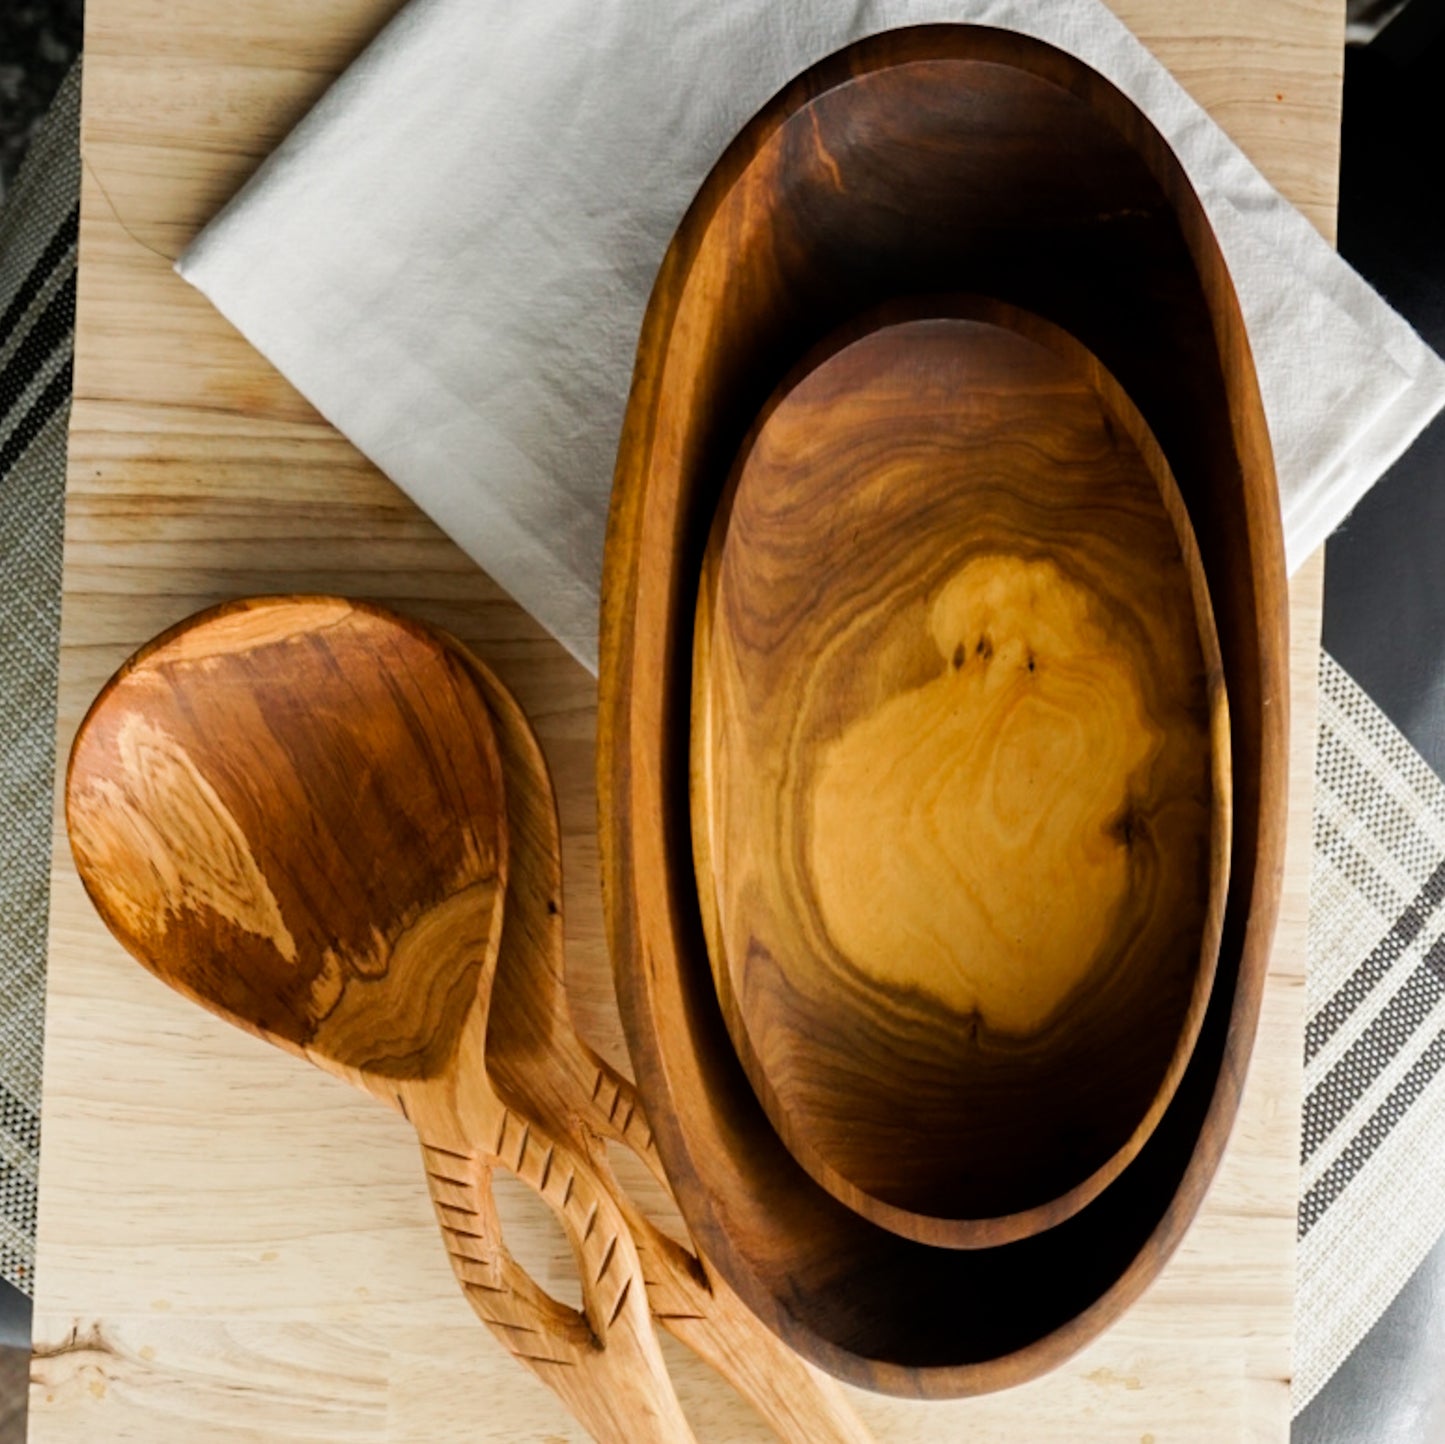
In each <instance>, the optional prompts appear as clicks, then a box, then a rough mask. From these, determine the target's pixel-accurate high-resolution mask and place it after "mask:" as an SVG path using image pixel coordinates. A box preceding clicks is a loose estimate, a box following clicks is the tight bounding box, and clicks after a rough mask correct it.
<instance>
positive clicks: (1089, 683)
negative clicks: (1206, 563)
mask: <svg viewBox="0 0 1445 1444" xmlns="http://www.w3.org/2000/svg"><path fill="white" fill-rule="evenodd" d="M691 810H692V841H693V853H694V859H695V864H696V874H697V894H698V901H699V905H700V908H701V913H702V919H703V926H704V930H705V932H706V935H707V940H708V953H709V957H710V961H711V964H712V971H713V979H714V982H715V984H716V987H717V991H718V996H719V998H720V1000H721V1002H722V1008H723V1016H724V1019H725V1020H726V1022H727V1025H728V1031H729V1033H730V1035H731V1037H732V1040H733V1044H734V1046H735V1047H736V1049H737V1051H738V1055H739V1057H740V1058H741V1059H742V1062H743V1066H744V1068H745V1069H746V1071H747V1074H748V1077H749V1079H750V1081H751V1082H752V1085H753V1088H754V1090H755V1091H756V1092H757V1094H758V1097H759V1098H760V1099H761V1101H762V1104H763V1108H764V1110H765V1111H766V1113H767V1115H768V1118H769V1119H770V1121H771V1122H772V1124H773V1127H774V1128H775V1129H776V1130H777V1132H778V1133H779V1134H780V1135H781V1136H782V1138H783V1140H784V1142H785V1143H786V1144H787V1145H788V1147H789V1149H790V1150H791V1152H792V1153H793V1154H794V1156H795V1157H796V1158H797V1159H798V1161H799V1162H800V1163H801V1164H802V1165H803V1167H804V1168H805V1169H807V1171H808V1172H809V1174H811V1175H812V1177H813V1178H814V1179H816V1180H817V1182H819V1183H820V1184H822V1186H823V1187H824V1188H826V1189H827V1190H828V1192H829V1193H831V1194H833V1196H834V1197H836V1198H838V1199H840V1200H841V1201H842V1202H844V1203H846V1204H847V1205H848V1206H849V1207H850V1208H853V1209H855V1210H857V1211H858V1212H860V1213H863V1214H865V1215H866V1216H867V1217H869V1218H871V1219H873V1220H874V1221H875V1222H877V1223H879V1224H882V1225H883V1227H885V1228H890V1229H894V1230H895V1231H897V1232H899V1233H902V1234H905V1235H907V1236H908V1237H910V1238H915V1239H918V1240H920V1241H922V1242H925V1243H934V1244H940V1245H944V1246H950V1247H958V1248H980V1247H985V1246H989V1245H993V1244H999V1243H1008V1242H1011V1241H1013V1240H1015V1239H1019V1238H1023V1237H1025V1236H1027V1235H1028V1234H1031V1233H1036V1232H1038V1231H1039V1230H1040V1229H1043V1228H1048V1227H1052V1226H1053V1225H1054V1224H1057V1223H1059V1222H1060V1221H1061V1220H1063V1219H1065V1218H1068V1217H1070V1216H1071V1215H1072V1214H1075V1213H1077V1212H1078V1211H1079V1209H1081V1208H1083V1207H1084V1206H1085V1205H1086V1204H1087V1203H1088V1202H1089V1201H1090V1200H1091V1199H1093V1198H1096V1197H1097V1196H1098V1194H1099V1193H1100V1192H1101V1191H1102V1190H1103V1189H1104V1188H1105V1187H1106V1186H1107V1185H1108V1184H1109V1182H1110V1181H1111V1180H1112V1179H1114V1178H1116V1177H1117V1176H1118V1174H1119V1172H1120V1171H1121V1170H1122V1169H1123V1168H1124V1166H1125V1165H1126V1164H1127V1163H1128V1161H1129V1160H1130V1159H1131V1158H1133V1157H1134V1156H1135V1154H1137V1153H1138V1151H1139V1149H1140V1148H1141V1147H1143V1145H1144V1142H1145V1140H1146V1139H1147V1138H1148V1136H1149V1134H1150V1133H1151V1132H1152V1131H1153V1128H1154V1126H1155V1124H1156V1123H1157V1122H1158V1120H1159V1118H1160V1117H1161V1116H1162V1115H1163V1112H1164V1109H1165V1108H1166V1107H1167V1105H1168V1103H1169V1100H1170V1099H1171V1098H1172V1097H1173V1095H1174V1090H1175V1088H1176V1086H1177V1085H1178V1082H1179V1079H1180V1077H1181V1076H1182V1075H1183V1072H1184V1067H1185V1064H1186V1063H1187V1062H1188V1060H1189V1053H1190V1050H1191V1049H1192V1048H1193V1046H1194V1040H1195V1038H1196V1037H1197V1035H1198V1032H1199V1025H1200V1023H1201V1022H1202V1021H1203V1018H1204V1009H1205V1005H1206V1004H1207V1002H1208V999H1209V989H1210V985H1211V984H1212V982H1213V979H1214V969H1215V961H1216V958H1217V954H1218V949H1219V933H1220V925H1221V923H1222V921H1223V915H1224V897H1225V890H1226V887H1227V884H1228V878H1229V812H1230V781H1229V718H1228V708H1227V706H1226V701H1225V692H1224V685H1223V672H1222V668H1221V665H1220V658H1219V643H1218V639H1217V637H1216V635H1215V629H1214V619H1213V614H1212V612H1211V610H1210V605H1209V594H1208V588H1207V585H1206V583H1205V579H1204V573H1203V567H1202V565H1201V563H1200V559H1199V550H1198V547H1197V545H1196V544H1195V541H1194V534H1193V530H1192V529H1191V527H1190V525H1189V518H1188V516H1187V514H1186V512H1185V510H1184V504H1183V502H1182V500H1181V499H1180V496H1179V490H1178V487H1177V486H1176V485H1175V482H1174V478H1173V476H1172V475H1171V474H1170V471H1169V467H1168V465H1167V463H1166V462H1165V460H1164V457H1163V455H1162V453H1161V452H1160V451H1159V448H1158V446H1157V444H1156V443H1155V441H1154V438H1153V437H1152V436H1151V435H1150V433H1149V430H1148V428H1147V427H1146V426H1145V425H1144V421H1143V418H1142V417H1141V416H1140V415H1139V413H1138V411H1137V410H1136V409H1135V408H1134V406H1133V405H1132V404H1131V403H1130V401H1129V399H1128V398H1127V397H1126V396H1125V395H1124V394H1123V392H1122V391H1121V390H1120V389H1119V386H1118V384H1117V383H1116V382H1115V381H1114V379H1113V378H1112V377H1111V376H1109V375H1108V373H1107V372H1105V371H1104V370H1103V369H1102V368H1101V367H1100V366H1099V364H1098V363H1097V361H1095V360H1094V358H1093V357H1092V356H1091V355H1090V354H1089V353H1088V352H1087V351H1086V350H1085V349H1084V348H1083V347H1082V346H1080V345H1079V343H1078V342H1076V341H1074V340H1073V339H1072V338H1071V337H1069V336H1067V335H1065V334H1064V333H1063V332H1062V331H1060V330H1059V328H1058V327H1056V326H1052V325H1050V324H1049V323H1048V322H1046V321H1041V320H1039V318H1038V317H1036V316H1032V315H1030V314H1028V313H1026V312H1021V311H1019V310H1017V309H1016V308H1014V307H1011V306H1006V305H1003V304H1002V303H1000V302H996V301H989V300H985V299H981V298H963V297H959V298H940V299H939V300H937V301H930V300H922V301H918V302H906V303H895V304H893V305H889V306H885V307H884V308H882V310H881V311H875V312H873V313H871V314H869V315H868V316H866V317H863V318H860V320H858V321H856V322H853V323H850V324H849V325H847V326H845V327H844V328H843V329H842V331H841V332H839V333H835V334H834V335H833V336H831V337H829V338H828V339H827V340H826V341H824V342H823V343H822V344H821V346H820V347H819V348H817V349H816V350H814V351H813V352H812V353H810V355H809V356H808V357H807V358H806V359H805V360H804V361H803V362H802V363H800V365H799V366H798V367H797V368H795V370H794V371H793V372H792V373H791V374H790V375H789V376H788V378H787V379H786V380H785V381H784V382H783V384H782V385H781V386H780V387H779V389H778V391H777V392H775V393H774V395H773V396H772V397H771V398H770V400H769V401H768V403H767V405H766V406H765V407H764V408H763V411H762V413H761V416H760V418H759V420H758V421H757V422H756V423H755V424H754V426H753V427H752V429H751V430H750V432H749V434H748V437H747V440H746V441H745V442H744V445H743V448H742V451H741V453H740V455H739V458H738V460H737V462H736V463H735V465H734V467H733V470H732V474H731V476H730V478H729V481H728V484H727V487H726V489H725V490H724V493H723V497H722V501H721V503H720V505H719V507H718V511H717V516H716V518H715V520H714V522H713V526H712V530H711V534H710V537H709V540H708V546H707V552H706V554H705V556H704V559H703V575H702V582H701V585H700V587H699V589H698V601H697V622H696V628H695V632H694V642H693V702H692V778H691Z"/></svg>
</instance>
